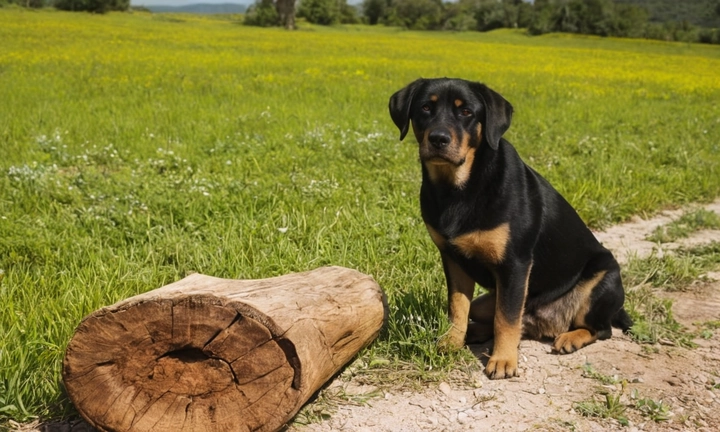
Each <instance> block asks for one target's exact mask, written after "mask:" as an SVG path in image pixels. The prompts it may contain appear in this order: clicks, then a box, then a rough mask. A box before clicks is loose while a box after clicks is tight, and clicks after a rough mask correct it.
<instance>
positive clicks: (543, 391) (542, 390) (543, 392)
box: [537, 388, 545, 394]
mask: <svg viewBox="0 0 720 432" xmlns="http://www.w3.org/2000/svg"><path fill="white" fill-rule="evenodd" d="M537 392H538V394H545V389H544V388H539V389H538V391H537Z"/></svg>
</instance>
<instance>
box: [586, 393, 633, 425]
mask: <svg viewBox="0 0 720 432" xmlns="http://www.w3.org/2000/svg"><path fill="white" fill-rule="evenodd" d="M621 395H622V393H620V394H616V395H613V394H610V393H606V394H605V395H603V398H601V399H599V398H598V397H597V396H593V397H592V398H591V399H589V400H586V401H583V402H577V403H575V404H574V408H575V410H576V411H577V412H579V413H580V415H583V416H586V417H599V418H606V419H607V418H611V419H615V420H617V421H618V422H619V423H620V424H621V425H623V426H627V425H628V424H629V422H628V419H627V417H626V416H625V411H626V410H627V407H625V405H623V404H622V402H621V401H620V397H621ZM603 399H604V400H603Z"/></svg>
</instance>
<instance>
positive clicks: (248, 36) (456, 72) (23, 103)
mask: <svg viewBox="0 0 720 432" xmlns="http://www.w3.org/2000/svg"><path fill="white" fill-rule="evenodd" d="M0 39H1V40H2V41H3V43H2V46H3V48H2V50H0V77H1V78H0V100H2V101H3V103H2V104H0V143H2V145H0V304H2V305H3V307H2V308H1V309H0V329H2V331H1V332H0V333H2V336H0V422H2V421H3V420H8V419H13V420H17V421H27V420H29V419H32V418H37V417H41V418H47V417H52V416H61V415H69V414H71V413H72V408H71V407H70V405H69V403H68V401H67V400H66V399H65V398H64V396H63V393H62V388H61V385H60V381H59V375H60V369H61V362H62V357H63V353H64V349H65V346H66V344H67V342H68V340H69V339H70V337H71V336H72V333H73V331H74V328H75V326H76V325H77V324H78V322H79V321H80V319H81V318H82V317H83V316H85V315H87V314H88V313H90V312H92V311H94V310H96V309H98V308H99V307H102V306H104V305H108V304H112V303H114V302H116V301H118V300H121V299H124V298H127V297H130V296H132V295H135V294H138V293H141V292H145V291H148V290H151V289H154V288H157V287H160V286H162V285H165V284H167V283H169V282H172V281H175V280H177V279H179V278H182V277H184V276H185V275H187V274H188V273H190V272H201V273H205V274H210V275H214V276H218V277H228V278H265V277H270V276H275V275H280V274H285V273H288V272H293V271H302V270H308V269H311V268H315V267H318V266H322V265H328V264H333V265H342V266H346V267H351V268H355V269H357V270H359V271H362V272H364V273H367V274H370V275H372V276H373V277H374V278H375V279H376V280H377V281H378V282H379V283H380V285H381V286H382V287H383V288H384V290H385V291H386V292H387V294H388V298H389V302H390V307H391V313H390V317H389V322H388V325H387V328H386V329H385V331H384V332H383V334H382V335H381V337H380V339H379V340H378V341H377V342H376V343H375V344H373V345H372V346H371V347H369V348H368V349H366V350H365V351H363V352H362V353H361V355H360V356H361V359H362V360H363V364H366V365H367V369H366V370H368V371H372V373H376V374H377V375H378V376H381V377H384V378H385V380H386V381H388V380H390V379H433V377H436V376H438V375H437V374H438V373H440V374H442V373H447V372H448V371H449V370H451V369H452V368H453V365H455V364H458V363H459V364H467V360H472V356H471V354H469V353H468V352H467V351H461V352H460V353H456V354H452V355H442V354H439V353H438V352H437V350H436V349H435V341H436V338H437V336H438V335H439V334H442V332H443V331H444V329H446V328H447V322H446V318H445V312H444V310H445V307H446V306H445V302H446V300H445V288H444V284H445V282H444V280H443V276H442V270H441V268H440V265H439V259H438V256H437V252H436V251H435V250H434V246H433V245H432V242H431V241H430V240H429V238H428V236H427V234H426V233H425V229H424V226H423V224H422V222H421V220H420V215H419V205H418V199H417V196H418V188H419V177H420V175H419V168H418V164H417V153H416V151H417V150H416V148H415V147H414V145H413V144H412V143H409V142H404V143H401V142H398V140H397V137H398V132H397V130H396V129H395V127H394V125H393V124H392V122H391V121H390V119H389V116H388V114H387V101H388V98H389V96H390V95H391V94H392V92H394V91H395V90H397V89H399V88H400V87H402V86H403V85H405V84H407V83H408V82H410V81H412V80H413V79H415V78H417V77H419V76H427V77H429V76H459V77H465V78H469V79H474V80H481V81H484V82H486V83H488V84H489V85H490V86H491V87H493V88H495V89H497V90H498V91H500V92H501V93H502V94H503V95H504V96H505V97H506V98H507V99H508V100H510V101H511V102H512V103H513V104H514V106H515V107H516V115H515V117H514V123H513V126H512V127H511V129H510V131H509V132H508V134H507V137H508V138H509V139H510V141H511V142H513V143H515V144H516V146H517V147H518V150H519V151H520V153H521V154H522V155H523V156H524V158H525V159H526V160H527V161H528V162H529V163H530V164H531V165H532V166H533V167H535V168H536V169H537V170H538V171H540V172H541V173H542V174H543V175H545V176H546V177H547V178H548V179H549V180H550V181H551V182H552V183H553V184H554V185H555V186H556V187H557V188H558V189H559V190H560V191H561V192H562V193H563V194H564V195H565V196H566V197H567V198H568V200H569V201H570V202H571V203H572V204H573V205H574V206H575V207H576V208H577V209H578V211H579V213H580V214H581V216H582V217H583V218H584V219H585V220H586V221H587V222H588V223H589V224H590V225H591V226H593V227H596V228H597V227H603V226H606V225H608V224H611V223H615V222H618V221H622V220H625V219H627V218H628V217H630V216H631V215H634V214H643V215H644V214H649V213H653V212H655V211H657V210H659V209H662V208H664V207H667V206H677V205H682V204H685V203H689V202H696V201H707V200H711V199H713V198H715V197H716V196H718V195H720V173H718V162H719V161H720V145H719V144H718V142H719V140H718V137H720V120H719V119H720V106H719V105H718V104H717V103H716V102H717V100H718V98H719V97H720V80H718V79H717V71H718V70H720V49H718V47H708V46H700V45H687V44H674V43H659V42H648V41H632V40H619V39H617V40H616V39H601V38H589V37H572V36H565V35H548V36H544V37H538V38H530V37H527V36H525V35H524V34H523V33H522V32H519V31H512V30H503V31H498V32H492V33H487V34H483V33H476V32H472V33H461V34H452V33H432V32H427V33H418V32H404V31H399V30H397V29H386V28H371V27H364V26H346V27H333V28H321V27H314V26H309V25H304V26H303V28H302V29H301V30H300V31H297V32H292V33H289V32H285V31H282V30H279V29H258V28H247V27H243V26H240V25H238V24H237V23H236V22H234V21H233V20H231V19H226V18H218V17H199V16H192V15H183V16H162V15H161V16H158V15H150V14H142V13H132V14H107V15H102V16H95V15H88V14H71V13H63V12H54V11H26V10H21V9H0ZM688 64H692V66H693V67H692V74H689V73H688V72H687V70H688V69H687V65H688ZM402 377H406V378H402ZM407 377H409V378H407Z"/></svg>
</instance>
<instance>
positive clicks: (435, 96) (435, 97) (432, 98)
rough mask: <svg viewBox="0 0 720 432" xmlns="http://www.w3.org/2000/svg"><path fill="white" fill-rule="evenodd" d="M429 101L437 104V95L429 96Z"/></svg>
mask: <svg viewBox="0 0 720 432" xmlns="http://www.w3.org/2000/svg"><path fill="white" fill-rule="evenodd" d="M430 100H431V101H433V102H437V101H438V95H435V94H434V95H431V96H430Z"/></svg>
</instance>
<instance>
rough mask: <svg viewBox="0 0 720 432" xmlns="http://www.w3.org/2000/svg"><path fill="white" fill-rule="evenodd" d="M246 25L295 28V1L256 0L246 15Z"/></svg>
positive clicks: (244, 22)
mask: <svg viewBox="0 0 720 432" xmlns="http://www.w3.org/2000/svg"><path fill="white" fill-rule="evenodd" d="M243 24H245V25H253V26H260V27H273V26H283V27H285V28H286V29H288V30H293V29H294V28H295V0H255V4H253V5H251V6H250V7H249V8H248V10H247V12H246V13H245V21H243Z"/></svg>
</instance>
